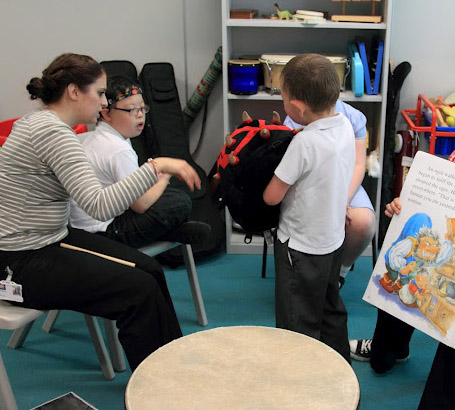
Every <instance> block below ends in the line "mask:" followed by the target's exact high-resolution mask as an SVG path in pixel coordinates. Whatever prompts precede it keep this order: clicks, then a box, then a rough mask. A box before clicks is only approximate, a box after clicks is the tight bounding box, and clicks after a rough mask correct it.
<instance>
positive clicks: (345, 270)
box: [340, 265, 352, 278]
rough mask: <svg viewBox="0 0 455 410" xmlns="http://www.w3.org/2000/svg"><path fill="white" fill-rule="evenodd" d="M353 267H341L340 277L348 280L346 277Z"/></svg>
mask: <svg viewBox="0 0 455 410" xmlns="http://www.w3.org/2000/svg"><path fill="white" fill-rule="evenodd" d="M351 267H352V265H351V266H344V265H341V269H340V276H341V277H343V278H346V276H348V273H349V271H350V270H351Z"/></svg>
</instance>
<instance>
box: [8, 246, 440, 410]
mask: <svg viewBox="0 0 455 410" xmlns="http://www.w3.org/2000/svg"><path fill="white" fill-rule="evenodd" d="M261 262H262V261H261V256H260V255H225V254H222V255H219V256H217V257H214V258H212V259H210V260H206V261H203V262H199V263H198V265H197V269H198V276H199V281H200V286H201V291H202V295H203V298H204V302H205V307H206V311H207V317H208V321H209V325H208V326H207V328H206V329H210V328H214V327H219V326H233V325H260V326H274V322H275V320H274V269H273V258H272V257H271V256H269V258H268V262H267V263H268V265H267V277H266V278H265V279H262V278H261ZM371 270H372V266H371V258H366V257H362V258H360V259H359V260H358V261H357V262H356V264H355V269H354V271H353V272H351V273H350V274H349V276H348V278H347V280H346V284H345V286H344V288H343V289H342V296H343V299H344V301H345V304H346V307H347V309H348V313H349V323H348V325H349V333H350V337H351V338H363V337H371V336H372V334H373V331H374V326H375V322H376V309H375V308H374V307H373V306H371V305H369V304H368V303H366V302H364V301H362V295H363V292H364V290H365V288H366V286H367V283H368V280H369V276H370V274H371ZM166 278H167V280H168V285H169V289H170V292H171V295H172V297H173V300H174V303H175V308H176V310H177V314H178V316H179V319H180V323H181V326H182V330H183V333H184V334H189V333H193V332H198V331H201V330H203V328H201V327H200V326H199V325H198V324H197V322H196V315H195V311H194V305H193V302H192V298H191V293H190V289H189V286H188V280H187V276H186V271H185V270H184V269H183V268H182V269H175V270H169V269H166ZM42 322H43V319H40V320H38V321H37V323H36V324H35V325H34V327H33V328H32V331H31V332H30V334H29V336H28V338H27V340H26V343H25V345H24V347H23V348H21V349H18V350H10V349H7V348H6V343H7V341H8V338H9V336H10V332H7V331H0V350H1V352H2V356H3V360H4V362H5V366H6V368H7V371H8V374H9V377H10V381H11V384H12V387H13V390H14V392H15V395H16V399H17V402H18V406H19V409H20V410H28V409H30V408H32V407H34V406H37V405H39V404H41V403H43V402H46V401H48V400H51V399H53V398H55V397H57V396H60V395H62V394H64V393H67V392H69V391H73V392H75V393H76V394H77V395H79V396H80V397H82V398H83V399H84V400H86V401H87V402H89V403H90V404H92V405H93V406H95V407H96V408H98V409H100V410H122V409H124V404H123V400H124V391H125V386H126V383H127V382H128V379H129V377H130V375H131V372H130V371H129V370H127V371H125V372H123V373H117V375H116V378H115V379H114V380H112V381H106V380H104V379H103V377H102V373H101V369H100V368H99V365H98V362H97V359H96V355H95V352H94V350H93V346H92V343H91V340H90V337H89V335H88V331H87V329H86V326H85V321H84V319H83V316H82V315H81V314H78V313H74V312H67V311H65V312H62V313H61V315H60V316H59V318H58V321H57V322H56V324H55V327H54V329H53V331H52V333H51V334H46V333H44V332H43V331H42V330H41V325H42ZM436 347H437V342H436V341H434V340H433V339H431V338H430V337H428V336H426V335H425V334H423V333H421V332H419V331H416V332H415V334H414V336H413V340H412V343H411V357H410V359H409V361H408V362H406V363H405V364H400V365H398V366H395V368H394V369H393V370H392V371H391V372H389V373H388V374H387V375H382V376H378V375H376V374H375V373H374V372H373V371H372V370H371V368H370V366H369V364H368V363H360V362H353V368H354V371H355V372H356V374H357V377H358V379H359V383H360V390H361V399H360V405H359V410H383V409H392V410H393V409H399V410H415V409H417V405H418V402H419V399H420V396H421V394H422V391H423V387H424V384H425V380H426V378H427V376H428V372H429V370H430V367H431V362H432V360H433V356H434V352H435V351H436ZM336 382H337V381H336V380H334V383H336ZM309 408H311V406H310V407H309ZM265 410H267V409H265Z"/></svg>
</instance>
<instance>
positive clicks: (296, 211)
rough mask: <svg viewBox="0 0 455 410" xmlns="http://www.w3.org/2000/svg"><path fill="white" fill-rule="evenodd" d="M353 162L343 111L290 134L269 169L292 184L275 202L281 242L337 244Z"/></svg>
mask: <svg viewBox="0 0 455 410" xmlns="http://www.w3.org/2000/svg"><path fill="white" fill-rule="evenodd" d="M354 165H355V139H354V131H353V129H352V125H351V123H350V122H349V120H348V119H347V118H346V117H345V116H344V115H343V114H336V115H335V116H333V117H329V118H323V119H320V120H318V121H315V122H312V123H311V124H309V125H307V126H306V127H305V129H304V130H303V131H301V132H299V133H298V134H297V135H296V136H295V137H294V138H293V139H292V141H291V143H290V145H289V147H288V149H287V151H286V153H285V155H284V156H283V158H282V160H281V162H280V164H279V165H278V167H277V169H276V170H275V175H276V176H277V177H278V178H280V179H281V180H282V181H283V182H285V183H287V184H289V185H292V186H291V187H290V188H289V190H288V192H287V193H286V196H285V197H284V199H283V201H282V203H281V208H280V209H281V210H280V220H279V225H278V239H279V240H280V241H281V242H282V243H284V242H286V241H287V240H288V239H289V247H290V248H291V249H295V250H297V251H300V252H304V253H309V254H314V255H325V254H327V253H330V252H333V251H335V250H336V249H338V248H339V247H340V246H341V245H342V243H343V241H344V230H345V217H346V205H347V198H348V189H349V185H350V183H351V179H352V175H353V172H354Z"/></svg>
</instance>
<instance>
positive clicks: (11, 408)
mask: <svg viewBox="0 0 455 410" xmlns="http://www.w3.org/2000/svg"><path fill="white" fill-rule="evenodd" d="M44 313H45V312H44V311H42V310H35V309H27V308H21V307H17V306H13V305H11V304H9V303H8V302H5V301H3V300H0V329H4V330H16V329H23V331H22V332H21V334H22V336H23V338H14V340H13V337H12V338H11V339H10V340H9V342H8V347H13V348H15V347H19V345H20V344H21V343H23V341H24V339H25V337H26V336H27V334H28V332H29V331H30V329H31V327H32V325H33V322H34V321H35V319H37V318H39V317H40V316H42V315H44ZM0 408H2V409H8V410H17V404H16V400H15V398H14V394H13V390H12V388H11V384H10V382H9V379H8V374H7V373H6V369H5V365H4V364H3V359H2V356H1V354H0Z"/></svg>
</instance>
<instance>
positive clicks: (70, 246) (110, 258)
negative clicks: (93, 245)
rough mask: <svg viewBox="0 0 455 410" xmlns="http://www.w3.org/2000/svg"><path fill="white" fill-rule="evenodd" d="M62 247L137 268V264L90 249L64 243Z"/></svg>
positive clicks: (61, 244)
mask: <svg viewBox="0 0 455 410" xmlns="http://www.w3.org/2000/svg"><path fill="white" fill-rule="evenodd" d="M60 246H61V247H62V248H66V249H71V250H73V251H79V252H86V253H91V254H92V255H95V256H99V257H100V258H104V259H107V260H110V261H112V262H117V263H120V264H122V265H126V266H130V267H131V268H135V267H136V264H135V263H133V262H128V261H124V260H123V259H118V258H114V257H113V256H109V255H104V254H103V253H98V252H94V251H91V250H89V249H84V248H79V247H77V246H74V245H69V244H67V243H63V242H62V243H60Z"/></svg>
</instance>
